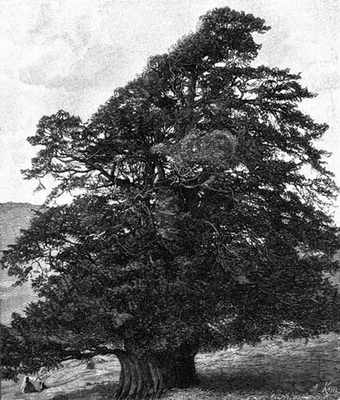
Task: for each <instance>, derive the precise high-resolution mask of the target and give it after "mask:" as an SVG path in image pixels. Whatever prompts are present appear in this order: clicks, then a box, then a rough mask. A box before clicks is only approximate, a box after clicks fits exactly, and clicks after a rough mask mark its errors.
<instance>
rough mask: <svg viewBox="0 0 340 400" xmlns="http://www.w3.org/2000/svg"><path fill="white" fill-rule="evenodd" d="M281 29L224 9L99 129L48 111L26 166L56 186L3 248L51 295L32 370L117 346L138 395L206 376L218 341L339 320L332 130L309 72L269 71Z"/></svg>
mask: <svg viewBox="0 0 340 400" xmlns="http://www.w3.org/2000/svg"><path fill="white" fill-rule="evenodd" d="M268 29H269V27H267V26H266V25H265V23H264V21H263V20H262V19H260V18H256V17H254V16H253V15H251V14H245V13H244V12H237V11H233V10H230V9H229V8H220V9H214V10H212V11H210V12H208V13H207V14H206V15H204V16H202V17H201V19H200V25H199V26H198V28H197V31H196V32H194V33H192V34H190V35H188V36H185V37H184V38H182V39H181V40H179V41H178V43H177V44H176V45H174V46H173V47H172V48H171V49H170V51H169V52H168V53H166V54H162V55H158V56H155V57H152V58H151V59H150V60H149V61H148V63H147V66H146V68H145V70H144V71H143V72H142V73H141V74H140V75H139V76H138V77H137V78H136V79H134V80H133V81H131V82H129V83H128V84H127V85H126V86H124V87H122V88H119V89H117V90H116V91H115V92H114V94H113V96H112V97H111V98H110V99H109V100H108V101H107V103H106V104H105V105H103V106H101V107H100V108H99V109H98V111H97V112H96V113H95V114H94V115H93V116H92V118H91V119H90V120H89V121H87V122H82V121H81V120H80V118H78V117H75V116H71V115H70V114H68V113H67V112H65V111H59V112H57V113H56V114H54V115H51V116H44V117H43V118H41V120H40V122H39V124H38V127H37V132H36V134H35V135H34V136H32V137H30V138H29V139H28V140H29V142H30V143H31V144H32V145H33V146H38V147H39V149H40V150H39V151H38V153H37V156H36V157H35V158H33V159H32V166H31V168H30V169H28V170H26V171H24V174H25V176H26V178H28V179H38V180H39V182H40V181H43V179H44V178H45V177H53V178H54V179H55V181H56V182H57V184H56V186H55V188H54V190H53V191H52V193H51V195H50V197H49V201H50V205H49V207H46V208H45V209H43V210H41V211H40V213H38V214H37V216H36V217H35V218H34V220H33V222H32V225H31V227H30V228H29V229H28V230H26V231H24V232H23V234H22V235H21V237H20V238H19V239H18V241H17V243H16V244H15V245H14V246H12V247H11V249H10V250H9V251H7V252H6V253H5V255H4V258H3V264H4V266H5V267H7V268H8V271H9V273H10V274H14V275H16V276H17V278H18V283H21V282H23V281H25V280H26V279H28V278H29V277H30V276H31V277H32V276H33V275H34V277H33V278H32V282H33V287H34V289H35V290H36V292H37V293H38V295H39V297H40V301H38V302H36V303H32V304H30V305H29V306H28V307H27V309H26V312H25V314H24V315H23V316H19V315H15V316H14V319H13V323H12V329H14V331H15V335H16V337H17V338H18V337H19V338H20V343H21V346H24V347H25V352H24V353H25V357H24V359H23V360H21V366H20V365H19V364H18V366H17V370H18V371H19V370H20V368H22V365H24V366H25V368H28V369H29V370H31V371H32V370H36V369H38V368H39V367H40V366H42V365H45V366H53V365H56V364H58V363H59V362H61V361H62V360H65V359H67V358H89V357H91V356H93V355H95V354H102V353H110V352H111V353H114V354H116V355H117V356H118V357H119V359H120V361H121V364H122V372H121V382H120V388H119V391H118V394H117V397H118V398H120V399H123V398H125V397H129V396H135V397H136V398H138V397H143V396H146V395H148V394H150V393H154V394H160V393H161V392H162V390H163V389H164V388H165V387H172V386H179V387H186V386H189V385H191V384H194V383H195V382H197V377H196V371H195V365H194V357H195V354H196V353H197V351H198V350H199V349H200V348H202V347H204V346H210V347H215V348H216V347H219V346H227V345H230V344H234V343H243V342H247V343H256V342H257V341H259V340H261V338H263V337H270V336H273V335H276V334H280V333H282V332H286V333H287V332H288V333H287V334H289V335H290V336H291V337H308V336H312V335H317V334H320V333H323V332H327V331H329V330H331V329H332V328H333V327H334V324H335V322H336V321H337V320H338V319H339V314H338V308H337V307H336V301H337V300H336V290H335V288H334V287H333V286H332V284H331V283H330V282H329V280H328V279H327V273H329V272H332V271H334V270H335V268H336V267H337V265H336V263H334V262H333V258H332V257H333V254H334V252H335V250H336V249H337V248H338V239H337V235H336V234H337V228H336V227H335V225H334V223H333V221H332V217H331V214H330V213H329V206H330V205H331V203H332V200H333V199H334V197H335V194H336V190H337V189H336V187H335V184H334V181H333V176H332V174H331V173H330V172H329V171H328V170H327V167H326V165H325V156H327V154H326V153H325V152H324V151H322V150H319V149H318V148H317V147H316V145H315V141H316V140H317V139H320V138H321V137H322V135H323V134H324V132H325V131H326V130H327V125H325V124H320V123H316V122H314V121H313V120H312V119H311V117H309V116H308V115H305V114H303V113H302V112H301V111H300V109H299V108H298V103H299V102H300V101H301V100H303V99H307V98H311V97H313V95H312V94H311V93H310V92H309V91H308V90H307V89H306V88H304V87H302V86H301V85H300V83H299V79H300V76H299V75H296V74H293V73H291V72H290V71H289V70H282V69H278V68H269V67H266V66H254V63H253V61H254V60H255V58H256V56H257V54H258V51H259V49H260V45H258V44H257V43H256V42H255V41H254V36H255V35H257V34H262V33H265V32H266V31H268ZM306 171H308V173H307V172H306ZM64 193H71V194H72V195H73V200H72V202H71V203H70V204H67V205H62V206H56V205H52V202H53V200H54V199H55V198H57V197H58V196H59V195H62V194H64Z"/></svg>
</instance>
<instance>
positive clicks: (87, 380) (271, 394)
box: [1, 334, 340, 400]
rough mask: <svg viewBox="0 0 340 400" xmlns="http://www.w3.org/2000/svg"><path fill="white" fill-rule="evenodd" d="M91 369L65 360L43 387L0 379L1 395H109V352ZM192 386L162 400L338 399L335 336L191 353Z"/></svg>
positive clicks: (338, 343)
mask: <svg viewBox="0 0 340 400" xmlns="http://www.w3.org/2000/svg"><path fill="white" fill-rule="evenodd" d="M94 360H95V368H94V369H87V368H86V364H85V363H83V362H79V361H74V360H72V361H69V362H67V363H66V364H65V365H64V367H63V368H61V369H59V370H57V371H52V372H50V373H49V375H48V378H47V381H46V383H47V385H48V387H49V389H48V390H45V391H44V392H41V393H32V394H22V393H20V388H19V384H20V382H19V384H18V383H13V382H3V384H2V393H1V399H2V400H12V399H13V400H19V399H20V400H21V399H22V400H26V399H28V400H52V399H53V400H102V399H103V400H104V399H112V398H113V396H112V394H113V392H114V390H115V387H116V384H117V382H118V378H119V371H120V366H119V363H118V361H117V360H116V359H115V358H114V357H96V358H95V359H94ZM196 362H197V368H198V371H199V374H200V377H201V384H200V386H199V387H198V388H193V389H190V390H181V391H180V390H176V391H171V392H169V393H168V394H167V395H166V396H165V398H164V400H182V399H183V400H189V399H192V400H217V399H221V400H239V399H240V400H241V399H247V400H265V399H271V400H288V399H292V400H302V399H304V400H308V399H310V400H318V399H329V400H331V399H332V400H333V399H334V400H340V336H339V335H335V334H334V335H327V336H322V337H320V338H319V339H315V340H310V341H309V342H307V343H305V342H304V341H301V340H299V341H294V342H283V341H282V340H279V339H278V340H274V341H265V342H263V343H261V344H260V345H258V346H255V347H252V346H243V347H242V348H231V349H228V350H225V351H220V352H215V353H205V354H200V355H199V356H197V359H196Z"/></svg>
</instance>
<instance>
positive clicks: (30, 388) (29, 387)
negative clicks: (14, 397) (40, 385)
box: [21, 376, 38, 393]
mask: <svg viewBox="0 0 340 400" xmlns="http://www.w3.org/2000/svg"><path fill="white" fill-rule="evenodd" d="M21 390H22V392H23V393H35V392H37V391H38V390H37V389H36V388H35V387H34V385H33V383H32V382H31V381H30V378H29V377H28V376H25V378H24V382H23V384H22V389H21Z"/></svg>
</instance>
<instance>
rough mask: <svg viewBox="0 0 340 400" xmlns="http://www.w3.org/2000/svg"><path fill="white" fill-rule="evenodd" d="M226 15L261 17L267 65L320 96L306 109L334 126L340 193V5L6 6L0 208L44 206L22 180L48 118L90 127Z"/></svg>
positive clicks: (58, 2)
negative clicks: (176, 47)
mask: <svg viewBox="0 0 340 400" xmlns="http://www.w3.org/2000/svg"><path fill="white" fill-rule="evenodd" d="M222 6H229V7H231V8H235V9H237V10H244V11H246V12H251V13H253V14H255V15H256V16H259V17H262V18H264V19H265V20H266V22H267V24H269V25H270V26H271V27H272V29H271V31H269V32H268V33H267V34H266V35H264V36H261V37H260V40H261V42H262V43H263V48H262V51H261V56H260V61H261V63H264V64H269V65H271V66H279V67H290V68H291V69H292V71H293V72H302V76H303V83H304V84H306V85H307V86H308V87H309V88H310V89H311V90H312V91H313V92H318V93H319V96H318V97H317V98H316V99H313V100H309V101H308V102H306V103H304V105H303V107H304V110H305V111H307V112H308V113H310V114H311V115H312V116H313V117H314V118H316V119H317V120H319V121H323V122H327V123H328V124H329V125H330V129H329V131H328V133H327V135H326V136H325V138H324V140H322V142H321V143H320V146H322V147H324V148H326V149H327V150H330V151H332V152H333V156H332V158H331V159H330V161H329V165H330V168H331V169H332V170H333V171H334V173H335V174H336V179H337V183H338V184H339V185H340V135H339V130H340V62H339V56H340V32H339V26H340V0H228V1H224V0H223V1H222V0H164V1H163V0H0V202H5V201H17V202H26V201H27V202H33V203H37V204H38V203H41V202H43V200H44V198H45V193H43V192H39V193H36V194H34V193H33V189H34V187H35V186H36V183H34V182H27V181H24V180H23V179H22V177H21V175H20V169H22V168H26V167H28V166H29V164H30V158H31V157H32V155H33V154H34V152H33V150H34V149H32V148H30V145H29V144H28V143H27V142H26V140H25V139H26V137H27V136H30V135H32V134H34V131H35V126H36V124H37V122H38V120H39V118H40V117H41V116H42V115H46V114H52V113H54V112H56V111H57V110H59V109H65V110H67V111H70V112H71V113H75V114H78V115H80V116H81V117H82V118H84V119H86V118H88V117H89V116H90V115H91V114H92V113H93V112H95V111H96V109H97V107H98V106H99V105H100V104H102V103H104V102H105V101H106V100H107V99H108V97H109V96H110V95H111V94H112V92H113V89H114V88H115V87H117V86H121V85H123V84H124V83H125V82H126V81H128V80H129V79H131V78H133V77H134V75H135V74H136V73H138V72H140V71H141V70H142V68H143V66H144V65H145V62H146V59H147V58H148V57H149V56H151V55H154V54H157V53H161V52H165V51H166V50H167V49H168V48H169V46H171V45H172V44H173V43H174V42H176V40H177V39H178V38H179V37H181V36H182V35H183V34H185V33H188V32H190V31H192V30H194V29H195V26H196V23H197V20H198V17H199V16H200V15H202V14H204V13H205V12H206V11H208V10H209V9H211V8H214V7H222ZM338 205H340V201H338ZM336 221H337V223H338V224H340V207H339V209H338V210H337V211H336Z"/></svg>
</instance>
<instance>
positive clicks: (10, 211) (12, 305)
mask: <svg viewBox="0 0 340 400" xmlns="http://www.w3.org/2000/svg"><path fill="white" fill-rule="evenodd" d="M39 207H40V206H37V205H33V204H29V203H12V202H10V203H0V257H1V254H2V251H3V250H5V249H6V248H7V246H8V245H10V244H13V243H15V239H16V238H17V237H18V236H19V234H20V230H21V229H25V228H28V226H29V223H30V220H31V218H32V216H33V215H34V210H37V209H38V208H39ZM14 281H15V279H14V278H13V277H10V276H8V274H7V271H6V270H3V269H0V297H1V303H0V311H1V312H0V321H1V323H3V324H8V323H9V321H10V318H11V314H12V312H14V311H15V312H20V311H21V310H22V309H23V308H24V307H25V305H26V304H27V303H28V302H30V301H32V300H33V299H34V295H33V293H32V289H31V286H30V284H29V283H26V284H24V285H23V286H20V287H13V286H12V284H13V282H14Z"/></svg>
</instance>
